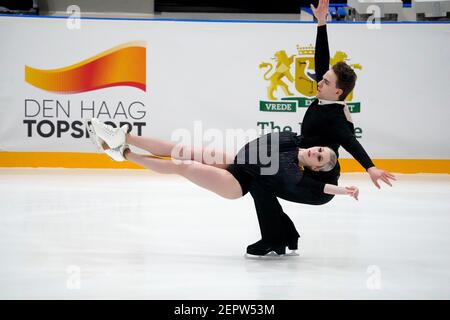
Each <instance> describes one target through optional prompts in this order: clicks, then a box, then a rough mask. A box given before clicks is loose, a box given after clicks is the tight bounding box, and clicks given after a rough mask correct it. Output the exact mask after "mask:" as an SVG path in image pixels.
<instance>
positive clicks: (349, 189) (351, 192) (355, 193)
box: [345, 186, 359, 200]
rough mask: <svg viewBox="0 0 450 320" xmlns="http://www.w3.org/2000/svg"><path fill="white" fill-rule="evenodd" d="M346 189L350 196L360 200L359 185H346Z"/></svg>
mask: <svg viewBox="0 0 450 320" xmlns="http://www.w3.org/2000/svg"><path fill="white" fill-rule="evenodd" d="M345 191H346V193H347V194H348V195H349V196H350V197H352V198H355V200H358V195H359V189H358V187H355V186H351V187H345Z"/></svg>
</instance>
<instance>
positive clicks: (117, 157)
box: [85, 119, 129, 162]
mask: <svg viewBox="0 0 450 320" xmlns="http://www.w3.org/2000/svg"><path fill="white" fill-rule="evenodd" d="M85 126H86V130H87V131H88V133H89V137H90V139H91V141H92V143H93V144H94V145H95V146H96V147H97V148H98V149H99V150H100V151H102V152H105V153H106V154H107V155H108V156H109V157H110V158H111V159H112V160H114V161H118V162H122V161H125V158H124V156H123V153H124V151H125V150H126V149H129V146H128V145H127V144H126V143H123V144H122V145H120V146H119V147H117V148H110V147H109V145H108V144H107V143H106V141H104V140H103V139H101V138H100V137H99V136H98V135H97V134H96V131H95V130H94V127H93V125H92V119H91V120H87V121H85ZM117 130H119V129H117ZM120 130H122V131H123V132H126V130H127V125H123V126H122V127H121V128H120Z"/></svg>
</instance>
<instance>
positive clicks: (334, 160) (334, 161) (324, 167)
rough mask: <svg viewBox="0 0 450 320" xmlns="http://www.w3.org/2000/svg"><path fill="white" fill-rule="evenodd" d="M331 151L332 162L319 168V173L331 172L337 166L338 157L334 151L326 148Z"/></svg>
mask: <svg viewBox="0 0 450 320" xmlns="http://www.w3.org/2000/svg"><path fill="white" fill-rule="evenodd" d="M324 148H327V149H328V150H330V161H328V162H327V163H325V164H324V165H323V166H321V167H320V168H319V171H331V170H333V168H334V167H335V166H336V162H337V156H336V153H335V152H334V150H333V149H331V148H328V147H324Z"/></svg>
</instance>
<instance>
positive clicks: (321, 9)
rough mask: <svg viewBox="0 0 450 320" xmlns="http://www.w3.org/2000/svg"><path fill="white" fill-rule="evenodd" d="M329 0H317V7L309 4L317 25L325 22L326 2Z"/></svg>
mask: <svg viewBox="0 0 450 320" xmlns="http://www.w3.org/2000/svg"><path fill="white" fill-rule="evenodd" d="M329 1H330V0H319V5H318V6H317V8H314V6H313V5H312V4H311V10H312V12H313V13H314V16H315V17H316V19H317V21H318V23H319V26H321V25H324V24H326V23H327V14H328V3H329Z"/></svg>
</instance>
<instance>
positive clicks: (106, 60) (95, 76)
mask: <svg viewBox="0 0 450 320" xmlns="http://www.w3.org/2000/svg"><path fill="white" fill-rule="evenodd" d="M145 75H146V49H145V43H143V42H130V43H126V44H123V45H120V46H117V47H114V48H112V49H109V50H107V51H105V52H102V53H100V54H98V55H96V56H94V57H92V58H89V59H87V60H84V61H81V62H79V63H77V64H74V65H71V66H68V67H65V68H60V69H53V70H40V69H35V68H31V67H29V66H25V81H26V82H28V83H29V84H31V85H33V86H35V87H37V88H40V89H43V90H46V91H50V92H55V93H79V92H86V91H92V90H97V89H102V88H108V87H114V86H131V87H136V88H139V89H141V90H142V91H146V77H145Z"/></svg>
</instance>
